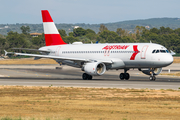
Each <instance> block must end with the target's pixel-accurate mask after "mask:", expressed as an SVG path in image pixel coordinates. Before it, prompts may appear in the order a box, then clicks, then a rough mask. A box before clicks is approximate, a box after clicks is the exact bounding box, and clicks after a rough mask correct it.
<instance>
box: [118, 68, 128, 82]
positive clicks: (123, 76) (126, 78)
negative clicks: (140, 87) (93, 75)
mask: <svg viewBox="0 0 180 120" xmlns="http://www.w3.org/2000/svg"><path fill="white" fill-rule="evenodd" d="M128 70H129V69H124V73H121V74H120V75H119V78H120V79H121V80H124V79H125V80H129V78H130V75H129V73H126V72H127V71H128Z"/></svg>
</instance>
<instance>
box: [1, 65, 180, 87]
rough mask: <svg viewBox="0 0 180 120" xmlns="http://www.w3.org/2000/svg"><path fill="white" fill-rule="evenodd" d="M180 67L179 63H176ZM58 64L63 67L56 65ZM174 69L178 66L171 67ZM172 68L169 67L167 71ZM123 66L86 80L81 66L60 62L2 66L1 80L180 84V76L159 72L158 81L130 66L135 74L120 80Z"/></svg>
mask: <svg viewBox="0 0 180 120" xmlns="http://www.w3.org/2000/svg"><path fill="white" fill-rule="evenodd" d="M174 66H176V67H177V65H174ZM56 67H58V68H59V69H56ZM169 68H170V69H171V70H177V69H173V68H174V67H172V66H170V67H169ZM169 68H166V69H165V71H166V70H167V69H169ZM121 72H123V70H118V71H116V70H112V71H106V73H105V74H104V75H102V76H95V77H93V80H82V77H81V76H82V73H83V71H81V70H80V69H77V68H72V67H68V66H63V67H60V66H59V65H9V66H2V65H1V66H0V84H1V85H18V86H59V87H98V88H122V89H124V88H129V89H132V88H134V89H146V88H148V89H175V90H178V89H179V88H180V77H173V76H162V75H159V76H157V79H156V81H149V76H147V75H144V74H143V73H141V72H140V71H138V70H129V71H128V73H130V75H131V77H130V79H129V80H128V81H127V80H123V81H122V80H120V79H119V77H118V76H119V74H120V73H121Z"/></svg>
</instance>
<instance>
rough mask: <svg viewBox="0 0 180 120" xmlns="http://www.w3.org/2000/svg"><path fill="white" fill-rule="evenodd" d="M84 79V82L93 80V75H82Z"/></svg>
mask: <svg viewBox="0 0 180 120" xmlns="http://www.w3.org/2000/svg"><path fill="white" fill-rule="evenodd" d="M82 79H83V80H92V75H88V74H86V73H83V74H82Z"/></svg>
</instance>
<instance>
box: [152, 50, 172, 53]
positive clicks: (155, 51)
mask: <svg viewBox="0 0 180 120" xmlns="http://www.w3.org/2000/svg"><path fill="white" fill-rule="evenodd" d="M152 53H169V51H168V50H153V51H152Z"/></svg>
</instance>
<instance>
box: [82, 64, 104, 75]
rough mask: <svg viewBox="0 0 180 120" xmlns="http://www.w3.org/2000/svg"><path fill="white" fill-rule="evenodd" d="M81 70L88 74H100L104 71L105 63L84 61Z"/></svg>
mask: <svg viewBox="0 0 180 120" xmlns="http://www.w3.org/2000/svg"><path fill="white" fill-rule="evenodd" d="M82 70H84V71H85V72H86V73H87V74H89V75H94V76H95V75H102V74H104V72H105V71H106V65H105V64H104V63H102V62H92V63H86V64H85V65H84V67H83V69H82Z"/></svg>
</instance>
